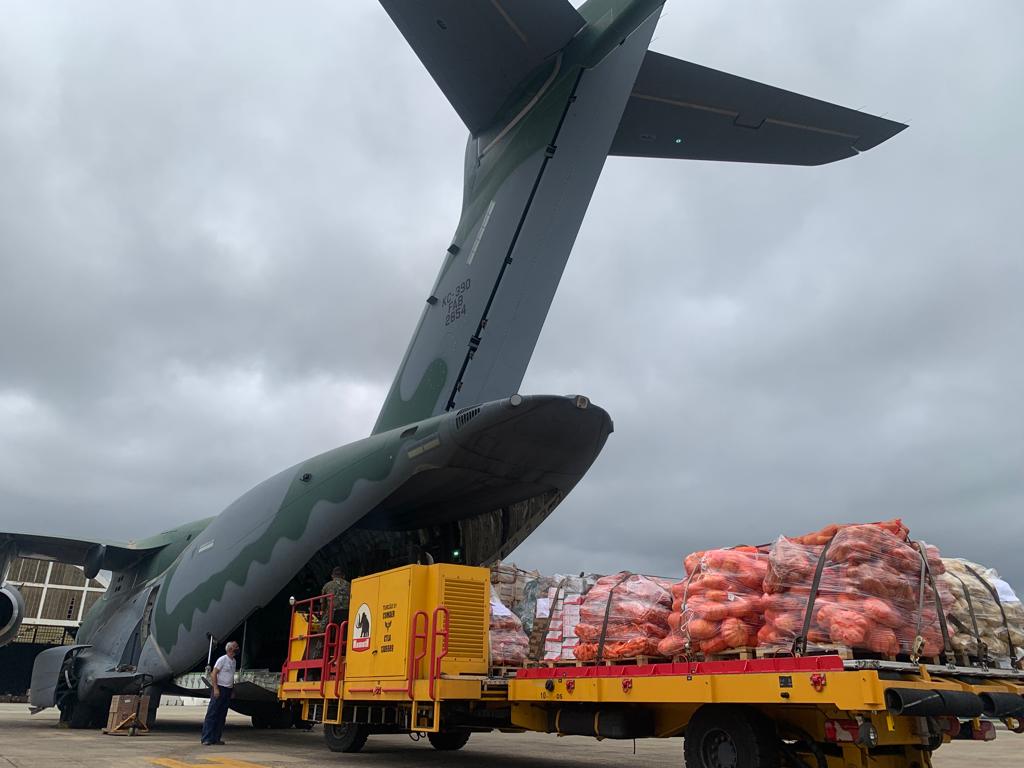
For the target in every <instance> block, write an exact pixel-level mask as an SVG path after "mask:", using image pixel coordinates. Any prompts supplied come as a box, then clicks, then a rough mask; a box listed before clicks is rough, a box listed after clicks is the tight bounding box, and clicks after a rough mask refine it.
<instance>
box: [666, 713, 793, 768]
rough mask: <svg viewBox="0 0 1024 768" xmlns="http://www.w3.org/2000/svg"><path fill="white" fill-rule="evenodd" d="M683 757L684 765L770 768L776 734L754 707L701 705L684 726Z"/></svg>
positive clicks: (775, 750) (695, 767)
mask: <svg viewBox="0 0 1024 768" xmlns="http://www.w3.org/2000/svg"><path fill="white" fill-rule="evenodd" d="M683 760H684V762H685V763H686V767H687V768H774V767H775V766H778V764H779V747H778V736H777V735H776V734H775V728H774V726H773V725H772V723H771V721H770V720H768V718H766V717H764V716H763V715H762V714H761V713H760V712H758V711H757V710H755V709H751V708H749V707H742V706H730V705H715V704H711V705H705V706H703V707H701V708H700V709H698V710H697V712H696V713H695V714H694V716H693V717H692V718H690V722H689V724H688V725H687V726H686V733H685V734H684V738H683Z"/></svg>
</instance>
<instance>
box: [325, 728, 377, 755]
mask: <svg viewBox="0 0 1024 768" xmlns="http://www.w3.org/2000/svg"><path fill="white" fill-rule="evenodd" d="M369 735H370V732H369V730H367V728H366V726H365V725H359V724H357V723H342V724H341V725H325V726H324V738H325V739H327V748H328V749H329V750H331V752H358V751H359V750H361V749H362V748H363V746H364V745H365V744H366V737H367V736H369Z"/></svg>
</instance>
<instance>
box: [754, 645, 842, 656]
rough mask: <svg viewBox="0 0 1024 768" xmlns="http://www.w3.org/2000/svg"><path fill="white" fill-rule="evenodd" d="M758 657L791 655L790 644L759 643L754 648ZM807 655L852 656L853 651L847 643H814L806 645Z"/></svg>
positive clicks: (791, 648)
mask: <svg viewBox="0 0 1024 768" xmlns="http://www.w3.org/2000/svg"><path fill="white" fill-rule="evenodd" d="M754 651H755V652H756V658H758V659H780V658H786V657H789V656H792V655H793V647H792V646H790V645H759V646H758V647H757V648H755V649H754ZM806 655H807V656H838V657H839V658H841V659H852V658H854V651H853V649H852V648H850V647H849V646H847V645H839V644H837V643H815V644H814V645H808V646H807V653H806Z"/></svg>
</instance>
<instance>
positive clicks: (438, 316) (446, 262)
mask: <svg viewBox="0 0 1024 768" xmlns="http://www.w3.org/2000/svg"><path fill="white" fill-rule="evenodd" d="M662 2H663V0H588V2H586V3H585V4H584V5H583V6H581V7H580V9H579V11H576V10H574V9H573V8H572V6H571V5H570V4H569V3H568V2H567V1H566V0H516V2H514V3H512V2H508V0H475V2H473V3H466V2H463V0H381V3H382V5H383V6H384V8H385V10H387V12H388V13H389V14H390V15H391V17H392V18H393V19H394V20H395V23H396V25H397V26H398V28H399V29H400V30H401V32H402V34H403V35H404V36H405V38H406V39H407V40H408V41H409V43H410V44H411V45H412V47H413V48H414V49H415V50H416V53H417V55H418V56H419V58H420V60H421V61H422V62H423V63H424V65H425V66H426V67H427V69H428V71H429V72H430V73H431V75H432V76H433V78H434V80H435V81H436V82H437V83H438V85H439V86H440V87H441V89H442V90H443V91H444V93H445V95H446V96H447V97H448V100H449V101H450V102H451V103H452V106H453V107H454V108H455V109H456V111H457V112H458V113H459V116H460V117H461V118H462V119H463V121H464V122H465V123H466V125H467V127H468V128H469V129H470V137H469V141H468V143H467V145H466V163H465V165H466V170H465V185H464V197H463V205H462V217H461V220H460V221H459V226H458V229H457V230H456V232H455V236H454V237H453V238H452V242H451V245H449V246H448V249H447V251H446V252H445V254H444V255H443V257H442V263H441V271H440V274H439V275H438V277H437V280H436V282H435V283H434V287H433V288H432V289H431V291H430V294H429V295H428V296H427V299H426V301H427V304H426V307H425V308H424V310H423V314H422V316H421V317H420V322H419V325H418V326H417V328H416V332H415V334H414V336H413V339H412V342H411V343H410V345H409V348H408V350H407V351H406V353H405V358H404V359H403V360H402V365H401V367H400V368H399V371H398V374H397V376H396V377H395V380H394V383H393V384H392V385H391V390H390V392H389V393H388V396H387V399H386V401H385V403H384V407H383V409H382V410H381V413H380V415H379V416H378V418H377V424H376V426H375V427H374V432H375V433H377V432H382V431H385V430H389V429H394V428H396V427H399V426H402V425H405V424H409V423H411V422H414V421H418V420H421V419H425V418H428V417H430V416H434V415H437V414H439V413H441V412H443V411H446V410H451V409H454V408H460V407H467V406H472V405H475V404H477V403H481V402H486V401H491V400H498V399H501V398H504V397H507V396H509V395H511V394H513V393H515V392H516V391H517V389H518V388H519V385H520V384H521V383H522V379H523V375H524V374H525V372H526V366H527V364H528V363H529V361H530V357H531V355H532V354H533V349H534V347H535V345H536V343H537V339H538V337H539V335H540V331H541V327H542V326H543V324H544V320H545V318H546V316H547V312H548V309H549V307H550V305H551V301H552V299H553V297H554V294H555V290H556V289H557V287H558V282H559V280H560V279H561V276H562V271H563V269H564V268H565V264H566V261H567V259H568V257H569V252H570V250H571V249H572V246H573V242H574V241H575V239H576V234H577V232H578V231H579V228H580V224H581V223H582V221H583V215H584V213H585V212H586V209H587V206H588V205H589V203H590V197H591V195H592V193H593V190H594V187H595V185H596V184H597V180H598V177H599V176H600V174H601V170H602V168H603V166H604V162H605V159H606V158H607V156H608V154H614V155H628V156H634V157H659V158H688V159H703V160H732V161H742V162H756V163H785V164H797V165H817V164H820V163H827V162H832V161H834V160H839V159H842V158H844V157H849V156H852V155H855V154H857V153H858V152H862V151H864V150H866V149H870V148H871V147H873V146H875V145H877V144H879V143H880V142H882V141H885V140H886V139H888V138H890V137H891V136H893V135H895V134H896V133H898V132H899V131H901V130H902V129H903V128H905V127H906V126H904V125H901V124H900V123H894V122H892V121H889V120H883V119H881V118H877V117H873V116H871V115H866V114H863V113H861V112H857V111H854V110H851V109H845V108H843V107H839V106H836V105H834V104H829V103H827V102H823V101H818V100H817V99H812V98H808V97H806V96H800V95H798V94H795V93H790V92H789V91H784V90H782V89H779V88H774V87H772V86H768V85H764V84H762V83H757V82H754V81H752V80H746V79H744V78H741V77H736V76H734V75H728V74H726V73H724V72H717V71H715V70H712V69H708V68H706V67H701V66H698V65H696V64H690V63H688V62H685V61H680V60H678V59H673V58H671V57H669V56H664V55H662V54H659V53H654V52H653V51H648V50H647V46H648V44H649V42H650V40H651V36H652V35H653V33H654V28H655V26H656V25H657V21H658V16H659V13H660V10H661V5H662Z"/></svg>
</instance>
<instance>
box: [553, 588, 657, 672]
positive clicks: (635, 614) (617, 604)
mask: <svg viewBox="0 0 1024 768" xmlns="http://www.w3.org/2000/svg"><path fill="white" fill-rule="evenodd" d="M670 590H671V582H669V581H667V580H664V579H658V578H655V577H652V576H642V575H640V574H635V573H628V572H626V571H623V572H620V573H617V574H615V575H613V576H604V577H602V578H600V579H598V581H597V583H596V584H595V585H594V587H593V588H592V589H591V590H590V591H589V592H588V593H587V596H586V597H585V598H584V600H583V603H582V605H581V606H580V623H579V624H577V625H576V628H575V634H576V636H577V637H578V638H579V640H580V641H579V643H578V644H577V646H576V648H575V649H574V650H573V655H574V656H575V657H576V658H577V659H580V660H581V661H590V660H594V659H598V658H602V659H609V660H615V659H630V658H635V657H637V656H657V655H658V642H659V641H660V640H661V639H662V638H664V637H665V636H666V635H667V634H668V617H669V613H670V612H671V611H670V609H671V607H672V595H671V591H670Z"/></svg>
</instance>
